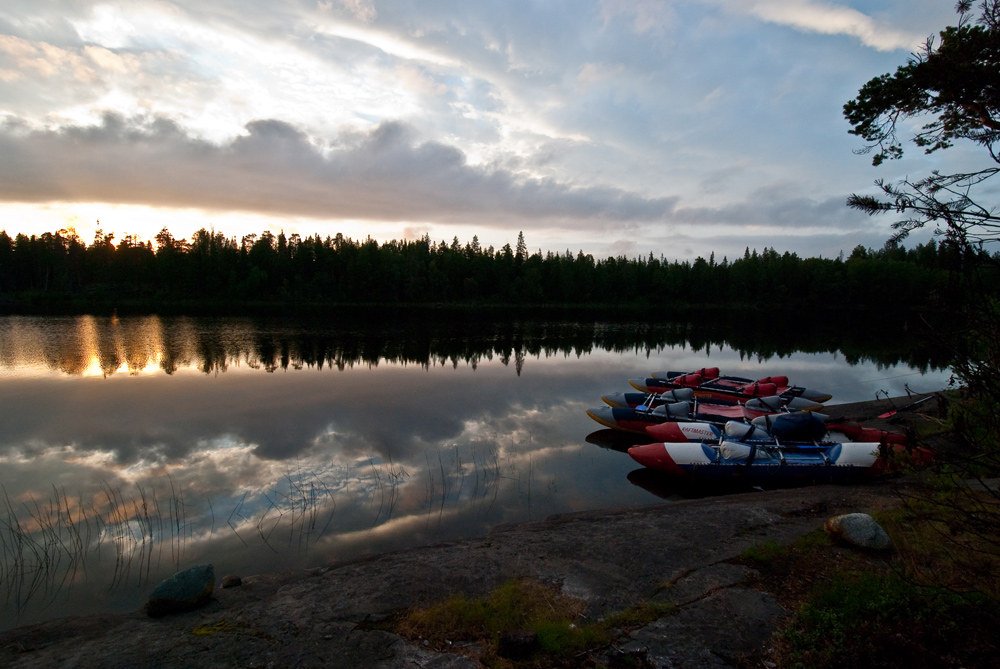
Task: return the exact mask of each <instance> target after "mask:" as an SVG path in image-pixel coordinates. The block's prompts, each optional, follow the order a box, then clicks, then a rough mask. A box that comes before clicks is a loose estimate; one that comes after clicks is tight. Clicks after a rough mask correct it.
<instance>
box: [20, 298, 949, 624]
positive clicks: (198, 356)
mask: <svg viewBox="0 0 1000 669" xmlns="http://www.w3.org/2000/svg"><path fill="white" fill-rule="evenodd" d="M685 332H687V333H688V334H686V335H685V334H684V333H685ZM690 336H691V335H690V328H689V327H687V326H685V327H683V328H682V327H678V326H676V325H674V324H664V325H662V326H660V329H656V328H654V327H651V326H650V325H649V324H647V323H631V324H621V325H609V324H602V323H592V322H583V323H555V324H551V323H537V322H527V323H524V324H516V323H515V324H511V323H508V322H503V323H494V322H483V323H472V324H463V327H454V326H441V327H439V328H437V329H433V328H431V329H424V330H421V329H418V328H412V327H409V326H406V327H403V326H398V325H391V324H390V325H386V324H384V323H383V324H381V325H379V326H377V327H374V328H366V327H362V326H361V325H357V326H354V325H352V326H344V325H335V326H323V327H317V326H316V325H315V324H310V323H297V322H285V321H251V320H249V319H190V318H175V319H166V318H158V317H140V318H120V319H118V318H112V319H107V318H96V317H88V316H82V317H67V318H23V317H7V318H0V370H2V371H0V378H3V380H4V382H3V383H2V384H0V405H2V406H3V407H4V411H3V413H2V416H0V469H2V472H3V473H2V475H0V478H2V480H0V483H2V484H3V488H4V491H5V493H6V499H7V500H8V502H6V503H5V504H6V507H5V509H0V519H3V518H6V519H7V520H8V521H9V520H10V519H12V518H15V517H16V518H17V519H18V521H19V522H21V523H22V524H20V525H16V526H15V527H16V528H18V529H17V530H16V531H12V530H10V526H8V532H7V535H6V537H7V538H8V539H9V538H11V537H14V536H15V535H19V536H20V537H21V538H26V537H29V536H30V537H31V538H32V541H34V543H33V544H27V546H28V548H27V549H24V548H22V549H14V548H11V547H10V546H12V545H13V544H11V542H10V541H8V542H7V543H5V544H4V546H5V547H4V551H5V553H4V560H5V562H4V570H5V571H4V580H3V583H4V584H5V588H6V591H5V592H4V595H5V596H6V599H7V606H6V608H5V609H4V617H3V619H2V621H0V623H2V624H0V627H8V626H11V625H14V624H19V623H21V624H23V623H26V622H30V621H33V620H40V619H44V618H48V617H54V616H57V615H63V614H67V613H78V612H87V611H93V610H109V609H117V610H127V609H131V608H135V607H137V606H138V605H139V604H141V602H142V599H143V597H144V596H145V594H147V592H148V590H149V589H150V584H151V583H153V582H155V581H157V580H158V579H160V578H163V577H165V576H167V575H169V574H170V573H172V572H173V571H174V570H175V568H177V567H183V566H185V565H191V564H196V563H198V562H204V561H211V562H213V563H214V564H215V565H216V571H217V572H218V573H220V574H224V573H228V572H233V573H240V574H243V575H247V574H251V573H258V572H263V571H272V570H280V569H289V568H297V567H306V566H314V565H318V564H323V563H326V562H329V561H332V560H342V559H350V558H353V557H357V556H359V555H363V554H370V553H374V552H380V551H384V550H392V549H395V548H399V547H403V546H412V545H419V544H424V543H428V542H434V541H441V540H447V539H454V538H460V537H473V536H480V535H483V534H484V533H485V532H486V531H488V529H489V528H490V527H492V526H494V525H496V524H498V523H503V522H517V521H526V520H535V519H541V518H543V517H545V516H547V515H550V514H552V513H559V512H568V511H577V510H582V509H589V508H598V507H605V506H622V505H629V504H640V503H651V502H655V501H657V499H658V498H657V497H655V496H653V495H651V494H649V493H647V492H645V491H644V490H643V489H642V488H640V487H638V486H635V485H631V484H629V482H628V479H627V478H626V476H627V474H628V473H629V472H631V471H632V470H634V469H636V467H635V466H634V463H633V462H632V461H631V460H630V459H629V458H628V456H627V455H625V454H623V453H620V452H615V451H613V450H607V449H604V448H598V447H596V446H594V445H592V444H587V443H586V441H585V439H586V436H587V435H588V433H590V432H592V431H594V429H596V427H597V426H596V424H592V423H591V421H589V419H587V417H586V415H585V413H584V412H585V409H586V408H587V407H589V406H592V405H596V404H597V403H599V401H600V400H599V398H600V396H601V395H602V394H603V393H605V392H608V391H609V390H613V389H616V388H619V389H621V388H624V387H625V385H626V379H628V378H629V377H634V376H642V375H645V374H646V373H647V372H649V371H653V369H669V368H678V369H694V368H697V367H701V366H704V365H705V364H706V356H708V357H709V358H710V360H709V361H710V362H711V364H712V365H718V366H720V367H724V368H725V370H726V371H727V372H728V373H733V374H739V375H743V376H761V375H763V374H765V373H770V372H772V371H773V372H775V373H788V374H789V375H791V376H792V377H793V380H794V381H796V382H799V383H802V384H804V385H811V386H814V387H821V388H831V387H839V388H840V389H841V390H836V389H834V390H832V392H835V393H836V394H837V397H838V398H841V397H842V396H843V395H847V397H844V398H843V400H844V401H848V400H849V399H851V398H852V395H858V397H857V398H858V399H867V398H870V397H871V396H872V395H873V394H874V392H875V390H876V389H883V388H887V389H889V390H892V391H896V390H899V391H901V389H902V384H903V383H904V382H906V381H910V382H914V383H915V382H916V380H919V381H920V382H922V383H925V384H929V385H934V386H935V387H941V385H943V382H944V378H943V377H944V374H945V373H944V372H934V371H930V373H929V374H927V375H926V376H922V375H921V372H920V371H918V370H915V369H913V368H911V367H910V366H908V365H905V364H898V363H897V364H895V365H890V366H887V365H884V364H883V363H882V362H880V361H861V363H860V364H859V365H854V366H852V365H849V364H847V363H846V362H845V361H844V360H843V358H842V357H841V356H840V355H839V354H838V353H822V352H814V353H796V354H789V355H783V356H780V357H779V358H778V359H777V360H771V361H768V360H767V359H766V358H765V357H763V356H758V357H757V358H756V359H754V358H752V357H750V356H748V355H747V353H746V352H745V351H737V350H735V349H734V348H731V347H729V346H726V345H720V346H718V350H715V348H714V347H703V346H702V344H701V343H700V341H699V343H698V344H697V347H695V346H694V345H693V342H692V340H690V339H689V337H690ZM678 338H679V339H678ZM671 342H678V343H671ZM911 350H912V349H911ZM898 355H902V354H898ZM897 360H898V359H897ZM917 364H926V363H925V361H917ZM268 372H270V373H268ZM869 378H871V379H874V381H873V382H871V383H869V382H866V384H862V385H860V386H859V384H858V380H859V379H869ZM873 384H874V385H873ZM935 389H936V388H935ZM862 394H863V395H865V396H860V395H862ZM894 394H895V393H894ZM46 526H47V527H48V528H49V530H48V533H46V532H45V531H39V528H44V527H46ZM17 550H20V551H21V552H20V553H17V555H18V556H19V557H18V558H17V559H20V560H21V561H20V562H19V563H18V562H17V560H16V559H12V556H13V555H14V554H15V553H16V552H17ZM57 558H58V559H57ZM15 563H16V564H15ZM42 563H44V564H46V565H48V566H47V567H45V568H44V569H38V565H39V564H42ZM18 569H20V570H21V572H20V573H21V575H20V577H18V578H14V577H15V576H17V574H18V573H19V572H18V571H17V570H18ZM32 569H36V571H33V572H32V571H31V570H32ZM27 572H31V575H30V576H25V574H26V573H27ZM39 574H41V575H42V576H41V577H39ZM39 578H41V580H40V581H39V580H38V579H39ZM32 583H35V584H36V586H37V587H36V588H35V589H34V590H31V584H32ZM111 584H116V587H115V588H114V589H110V585H111ZM29 600H30V601H29ZM21 604H25V606H24V607H23V609H22V610H21V611H20V616H18V613H19V612H18V610H17V609H18V606H19V605H21Z"/></svg>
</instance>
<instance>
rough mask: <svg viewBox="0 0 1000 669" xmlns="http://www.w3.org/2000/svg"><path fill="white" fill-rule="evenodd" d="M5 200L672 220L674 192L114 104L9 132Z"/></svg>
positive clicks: (385, 138)
mask: <svg viewBox="0 0 1000 669" xmlns="http://www.w3.org/2000/svg"><path fill="white" fill-rule="evenodd" d="M0 156H3V157H2V158H0V198H2V199H4V200H6V201H9V202H47V201H52V200H61V201H91V202H92V201H106V202H118V203H130V204H142V205H152V206H171V207H194V208H203V209H210V210H224V211H231V210H237V211H248V212H259V213H269V214H279V215H280V214H285V215H295V216H308V217H317V218H319V217H322V218H360V219H378V220H415V219H417V220H436V221H445V222H449V221H463V222H476V221H478V222H481V223H485V224H489V223H490V222H492V221H497V220H498V219H508V220H509V219H510V218H515V219H536V220H538V219H541V220H551V221H575V222H584V223H585V222H605V221H612V220H613V221H655V220H663V219H665V218H666V217H667V216H668V215H669V213H670V211H671V209H672V208H673V207H674V206H675V204H676V201H677V198H672V197H671V198H644V197H641V196H639V195H637V194H634V193H630V192H627V191H625V190H621V189H618V188H610V187H608V188H604V187H573V186H572V185H571V184H567V183H561V182H559V181H556V180H554V179H535V178H527V177H523V176H521V175H519V174H516V173H514V172H512V171H510V170H508V169H505V168H502V167H499V166H475V165H470V164H469V163H468V161H467V160H466V157H465V154H464V153H463V152H462V151H460V150H459V149H456V148H455V147H453V146H449V145H446V144H443V143H441V142H436V141H430V142H423V143H420V142H418V140H417V139H416V137H415V131H413V130H412V129H411V128H410V127H409V126H407V125H405V124H402V123H398V122H384V123H382V124H380V125H378V126H377V127H375V128H374V129H372V130H371V131H370V132H367V133H361V132H353V133H345V134H343V135H341V136H339V137H337V138H336V139H335V140H334V142H332V143H330V144H328V145H325V146H324V145H321V144H319V143H318V142H316V141H315V140H314V139H313V138H310V137H309V136H307V135H306V134H305V133H303V132H302V131H300V130H299V129H297V128H295V127H293V126H292V125H290V124H288V123H285V122H283V121H278V120H259V121H254V122H252V123H249V124H247V126H246V134H245V135H243V136H240V137H237V138H235V139H233V140H232V141H230V142H228V143H226V144H223V145H215V144H212V143H209V142H207V141H204V140H200V139H195V138H192V137H190V136H188V135H187V134H186V133H185V132H184V130H183V129H182V128H181V127H180V126H179V125H178V124H177V123H175V122H174V121H172V120H170V119H168V118H164V117H157V118H152V119H149V118H146V119H125V118H123V117H122V116H120V115H117V114H113V113H107V114H105V116H104V118H103V122H102V123H101V124H100V125H99V126H89V127H80V126H70V127H64V128H61V129H58V130H26V129H25V128H24V126H23V124H21V125H19V124H18V123H16V122H8V123H7V124H6V125H5V126H4V127H3V129H2V131H0Z"/></svg>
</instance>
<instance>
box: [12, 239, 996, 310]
mask: <svg viewBox="0 0 1000 669" xmlns="http://www.w3.org/2000/svg"><path fill="white" fill-rule="evenodd" d="M114 237H115V236H114V234H105V233H104V232H103V231H101V230H98V231H97V233H96V235H95V238H94V240H93V242H92V243H91V244H86V243H84V242H83V241H82V240H81V239H80V237H79V236H78V235H76V233H75V232H74V231H73V230H60V231H58V232H55V233H48V232H47V233H44V234H41V235H31V236H27V235H24V234H17V235H16V236H15V237H13V238H12V237H11V236H10V235H8V234H7V233H6V232H3V231H0V296H2V300H3V301H4V302H6V303H8V304H17V303H19V302H24V301H28V302H30V301H31V300H43V301H44V300H49V301H55V302H58V301H59V300H78V301H79V300H84V301H90V302H94V303H100V304H108V303H114V302H115V301H116V300H122V301H126V302H131V303H146V304H150V305H156V304H160V303H184V302H192V301H193V302H206V301H237V302H253V303H268V302H274V303H277V302H283V303H287V302H306V303H337V304H436V303H446V304H504V305H538V304H566V305H611V304H614V305H623V304H632V305H669V306H698V305H718V306H724V305H748V304H749V305H758V306H759V305H763V306H796V305H806V304H825V305H830V306H869V307H871V306H892V307H927V306H934V305H935V303H936V302H937V301H939V300H941V299H944V296H945V295H947V294H950V293H951V291H954V290H956V289H959V290H962V289H964V288H965V287H964V286H962V285H961V283H962V282H963V281H965V280H966V279H964V278H963V274H964V273H963V272H962V269H963V267H964V266H966V265H967V264H968V263H969V262H970V261H971V260H972V259H970V258H967V257H964V256H963V254H962V252H961V251H959V250H958V249H957V248H956V247H955V246H952V245H950V244H948V243H947V242H944V243H937V242H936V241H934V240H932V241H930V242H928V243H926V244H917V245H916V246H915V247H913V248H910V249H906V248H905V247H903V246H896V247H886V248H881V249H871V248H865V247H863V246H858V247H856V248H855V249H853V250H852V251H851V253H850V255H849V256H847V257H844V254H843V253H842V254H841V255H840V257H837V258H800V257H799V256H798V255H796V254H795V253H789V252H785V253H778V252H777V251H776V250H774V249H773V248H765V249H764V250H763V251H761V252H758V251H757V250H756V249H753V250H751V249H750V248H747V249H746V251H745V253H744V254H743V256H741V257H738V258H735V259H729V258H722V259H721V260H718V259H716V258H715V255H714V254H712V255H711V256H710V257H709V258H708V259H707V260H706V259H705V258H701V257H699V258H697V259H696V260H694V261H693V262H692V261H678V260H673V261H668V260H666V259H665V258H663V257H660V258H656V257H654V256H653V255H652V253H650V255H649V256H648V257H647V258H626V257H624V256H620V257H609V258H603V259H595V258H594V256H593V255H590V254H585V253H583V252H582V251H580V252H578V253H576V254H575V255H574V254H573V253H572V252H570V251H569V250H567V251H566V252H565V253H555V252H551V251H550V252H548V253H545V254H544V255H543V254H542V253H541V251H538V252H535V253H529V252H528V249H527V245H526V243H525V241H524V235H523V234H521V235H519V236H518V240H517V244H516V245H515V246H514V247H513V248H512V247H511V246H510V244H505V245H504V246H503V247H502V248H500V249H494V248H493V247H492V246H491V247H488V248H483V247H481V246H480V244H479V241H478V238H476V237H473V239H472V241H471V242H468V243H466V244H465V245H462V244H461V243H460V242H459V240H458V238H457V237H455V238H454V239H453V241H452V242H451V243H450V244H448V243H446V242H444V241H442V242H440V243H434V242H432V241H431V240H430V238H429V237H428V236H424V237H423V238H422V239H419V240H414V241H396V240H393V241H389V242H385V243H382V244H380V243H378V242H377V241H375V240H373V239H371V238H369V239H366V240H365V241H356V240H353V239H351V238H349V237H345V236H343V235H342V234H339V233H338V234H337V235H336V236H333V237H331V236H327V237H326V238H325V239H324V238H321V237H320V236H319V235H313V236H307V237H301V236H299V235H298V234H292V235H288V236H286V235H285V234H284V233H283V232H282V233H279V234H277V235H275V234H273V233H271V232H267V231H266V232H263V233H261V234H260V235H256V234H252V235H247V236H245V237H243V238H242V239H241V240H237V239H236V238H235V237H226V236H225V235H223V234H222V233H219V232H214V231H208V230H205V229H201V230H198V231H197V232H196V233H195V234H194V235H193V236H192V238H191V239H190V241H189V240H185V239H177V238H175V237H173V236H172V235H171V234H170V232H169V231H168V230H167V229H166V228H164V229H163V230H162V231H161V232H160V233H159V234H157V235H156V237H155V239H154V240H153V241H146V242H143V241H140V240H138V239H137V238H136V237H133V236H131V235H126V236H125V237H124V238H123V239H121V240H120V241H118V242H117V243H116V242H115V239H114ZM979 253H984V252H982V251H980V252H979ZM979 260H981V259H979ZM992 284H993V285H997V283H996V282H992Z"/></svg>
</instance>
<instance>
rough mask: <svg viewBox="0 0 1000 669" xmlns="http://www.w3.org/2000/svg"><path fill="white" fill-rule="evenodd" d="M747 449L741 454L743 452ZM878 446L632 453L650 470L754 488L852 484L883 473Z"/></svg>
mask: <svg viewBox="0 0 1000 669" xmlns="http://www.w3.org/2000/svg"><path fill="white" fill-rule="evenodd" d="M726 445H728V446H729V447H730V449H729V450H730V451H735V452H737V453H746V452H747V451H748V449H749V452H750V453H752V455H750V456H749V457H746V458H742V459H739V458H730V457H727V451H726ZM740 447H742V448H740ZM878 447H879V445H878V444H876V443H870V442H864V443H861V442H859V443H846V444H833V445H831V446H829V447H827V448H823V449H813V450H808V451H807V450H802V451H799V450H794V449H789V450H783V449H762V448H753V447H749V446H746V445H744V444H740V443H738V442H737V443H735V444H732V443H729V442H726V444H721V445H709V444H703V443H673V444H664V443H655V444H645V445H642V446H634V447H633V448H630V449H629V451H628V453H629V455H630V456H631V457H632V459H633V460H635V461H636V462H638V463H639V464H641V465H643V466H644V467H648V468H649V469H654V470H658V471H662V472H666V473H668V474H672V475H675V476H680V477H684V478H687V479H697V480H704V481H725V480H734V479H739V480H741V481H745V482H748V483H752V484H779V485H789V484H793V485H796V484H805V483H813V482H823V483H847V482H851V481H860V480H864V479H867V478H870V477H871V476H872V475H874V474H876V473H878V472H879V471H880V468H879V467H877V466H876V463H877V462H878Z"/></svg>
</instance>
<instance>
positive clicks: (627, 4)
mask: <svg viewBox="0 0 1000 669" xmlns="http://www.w3.org/2000/svg"><path fill="white" fill-rule="evenodd" d="M600 2H601V18H602V19H604V25H605V27H607V25H608V24H609V23H611V22H612V21H613V20H615V19H617V18H619V17H626V18H630V19H632V27H633V29H634V30H635V32H637V33H640V34H642V33H646V32H660V31H662V30H663V29H664V28H665V27H667V26H668V25H670V24H671V23H672V22H673V21H674V20H675V19H676V16H675V15H674V11H673V9H672V8H671V7H670V6H669V4H668V3H667V2H666V1H665V0H600Z"/></svg>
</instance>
